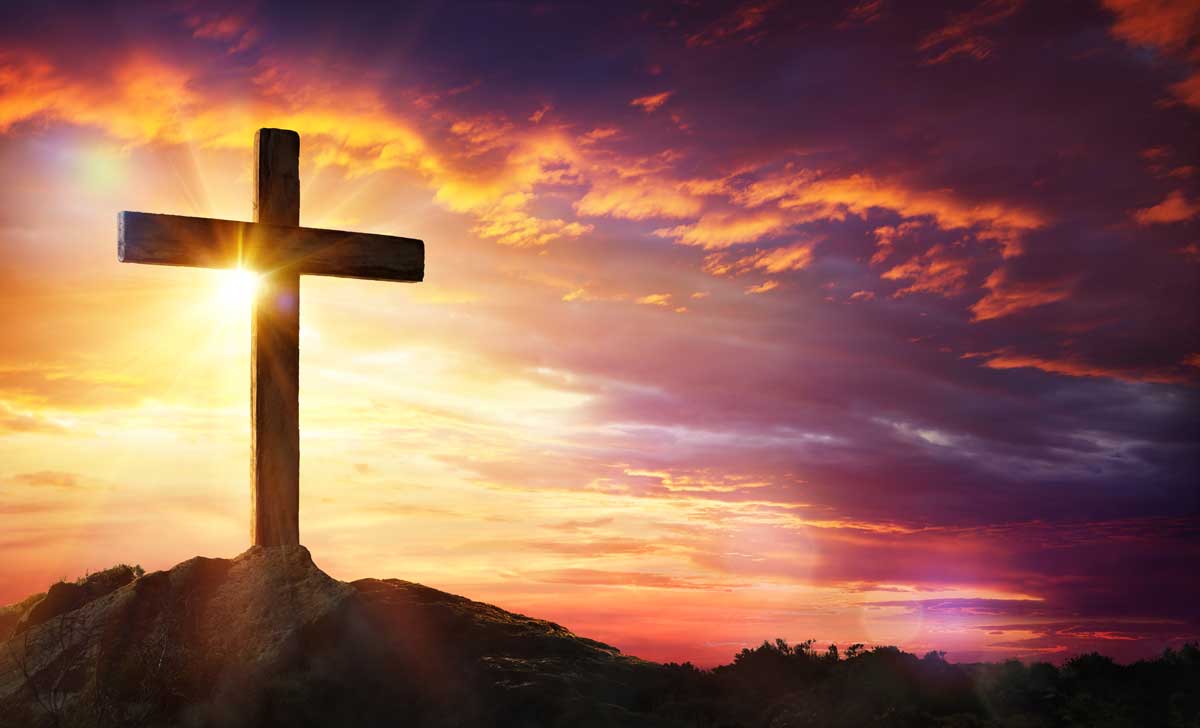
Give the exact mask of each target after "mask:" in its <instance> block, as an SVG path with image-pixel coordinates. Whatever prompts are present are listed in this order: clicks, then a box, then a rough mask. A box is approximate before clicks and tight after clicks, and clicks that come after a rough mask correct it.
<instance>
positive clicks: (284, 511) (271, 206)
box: [117, 129, 425, 546]
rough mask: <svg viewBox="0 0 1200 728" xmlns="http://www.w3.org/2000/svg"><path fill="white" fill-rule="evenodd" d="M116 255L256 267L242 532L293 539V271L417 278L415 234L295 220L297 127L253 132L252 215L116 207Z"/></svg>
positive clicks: (419, 256) (267, 542)
mask: <svg viewBox="0 0 1200 728" xmlns="http://www.w3.org/2000/svg"><path fill="white" fill-rule="evenodd" d="M117 260H119V261H121V262H122V263H149V264H153V265H186V266H196V267H201V268H231V267H233V266H235V265H236V266H238V267H244V268H248V269H250V270H253V271H255V272H257V273H260V274H262V278H261V282H260V284H259V291H258V295H257V296H256V297H255V301H254V312H253V314H252V316H251V324H250V326H251V333H250V433H251V437H250V501H251V509H250V513H251V515H250V541H251V543H253V544H254V545H256V546H294V545H297V544H299V543H300V517H299V511H300V417H299V409H300V408H299V403H300V401H299V400H300V397H299V393H300V276H301V275H302V274H303V275H318V276H341V277H344V278H362V279H366V280H376V281H410V282H416V281H421V280H423V279H424V278H425V243H423V242H421V241H420V240H414V239H412V238H401V237H397V236H394V235H377V234H374V233H356V232H347V231H345V230H320V229H315V228H302V227H300V135H298V134H297V133H296V132H294V131H287V130H285V129H260V130H259V131H258V133H257V134H256V135H255V137H254V222H239V221H236V220H218V219H214V218H208V217H186V216H183V215H157V214H153V213H148V212H129V211H126V212H122V213H120V215H118V216H117Z"/></svg>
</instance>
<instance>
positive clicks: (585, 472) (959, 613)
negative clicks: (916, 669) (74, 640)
mask: <svg viewBox="0 0 1200 728" xmlns="http://www.w3.org/2000/svg"><path fill="white" fill-rule="evenodd" d="M807 5H819V6H826V7H820V8H817V7H804V6H807ZM391 6H395V7H391ZM401 7H402V8H404V9H396V8H401ZM1198 33H1200V9H1198V6H1197V5H1196V3H1195V2H1193V1H1192V0H1104V2H1103V3H1102V4H1101V3H1092V2H1056V3H1033V2H1025V3H1022V2H1021V1H1020V0H983V1H982V2H979V0H971V1H970V2H965V3H946V4H944V5H942V6H938V5H937V4H935V3H912V4H901V3H899V2H889V1H888V0H868V1H866V2H861V3H854V2H851V3H849V4H847V5H844V6H838V7H835V6H834V4H825V3H812V4H810V3H794V4H789V3H783V2H775V3H773V2H770V1H767V2H758V3H751V4H744V5H727V6H718V5H713V4H708V3H703V2H701V3H688V4H673V3H651V4H646V5H638V6H629V7H618V6H617V5H616V4H614V3H579V4H572V5H567V6H555V5H552V4H545V5H528V6H524V5H520V4H510V3H481V4H477V5H469V4H462V3H445V4H442V3H428V4H421V3H414V4H407V3H405V4H394V3H384V4H381V5H380V6H379V7H378V8H371V7H368V6H366V5H362V6H358V5H356V6H355V8H354V9H353V10H351V9H348V8H329V9H325V10H321V9H316V8H311V9H309V8H305V7H304V6H302V5H300V4H298V3H294V2H289V3H286V4H282V5H281V6H279V7H273V6H271V5H268V4H265V3H262V4H256V3H249V4H247V3H243V2H238V3H229V4H228V5H227V6H226V7H222V6H221V5H220V4H219V3H191V2H186V1H180V2H176V3H153V4H149V3H148V4H146V6H145V7H139V6H136V5H133V4H127V5H124V6H122V7H120V8H108V9H105V8H101V7H100V6H99V4H97V3H94V2H86V3H78V5H77V7H74V8H72V7H71V4H70V3H57V4H46V3H32V2H31V3H24V2H17V3H5V4H4V5H3V9H0V172H2V179H3V181H2V182H0V334H2V335H0V602H9V601H13V600H15V599H17V598H20V597H23V596H25V595H26V594H28V593H31V592H33V591H38V590H41V589H44V588H45V586H46V584H47V583H48V582H49V581H50V580H52V579H55V578H58V577H74V576H77V575H79V574H81V573H82V572H83V571H85V570H87V569H97V568H102V567H104V566H108V565H110V564H112V563H114V562H117V561H127V562H138V563H141V564H142V565H143V566H145V567H147V568H165V567H169V566H171V565H173V564H174V563H176V562H178V561H180V560H182V559H185V558H188V557H190V556H193V555H196V554H204V555H211V556H232V555H234V554H236V553H238V552H240V551H241V550H242V549H243V548H244V547H245V546H246V545H247V538H248V537H247V531H248V516H247V509H248V448H249V445H248V428H249V424H248V410H249V404H248V387H249V372H248V352H249V318H248V307H247V305H246V302H245V300H244V299H242V298H239V296H238V295H237V285H236V282H235V283H233V284H231V283H230V281H229V278H228V275H227V274H223V273H220V272H216V271H207V270H199V269H183V268H181V269H172V268H161V267H150V266H136V265H121V264H118V263H117V260H116V213H117V211H119V210H143V211H153V212H169V213H177V214H190V215H205V216H213V217H222V218H235V219H249V217H250V174H251V166H250V146H251V144H252V141H253V133H254V130H255V129H257V128H258V127H265V126H276V127H284V128H290V129H295V130H297V131H299V132H300V134H301V139H302V151H301V184H302V211H301V222H302V224H305V225H308V226H314V227H333V228H340V229H356V230H363V231H367V232H379V233H387V234H393V235H404V236H410V237H419V238H423V239H424V240H425V241H426V246H427V273H426V282H425V283H422V284H419V285H408V284H396V283H377V282H363V281H346V280H334V279H318V278H306V279H304V281H303V293H302V306H301V321H302V326H303V331H302V351H301V402H300V409H301V412H300V415H301V443H302V444H301V447H302V464H301V540H302V541H303V542H304V543H305V544H306V545H307V546H309V547H310V548H311V549H312V551H313V553H314V556H315V558H316V561H317V563H318V564H319V565H321V566H322V567H323V568H325V569H326V570H327V571H328V572H330V573H331V574H333V575H334V576H337V577H339V578H343V579H352V578H359V577H364V576H374V577H391V576H394V577H399V578H404V579H409V580H413V581H419V582H422V583H425V584H428V585H431V586H434V587H438V588H442V589H446V590H449V591H453V592H456V593H461V594H464V595H467V596H470V597H472V598H476V599H481V600H485V601H489V602H492V603H495V604H498V605H500V606H503V607H505V608H508V609H513V610H517V611H522V612H526V613H529V614H532V615H535V616H538V617H543V618H548V619H553V620H555V621H558V622H561V623H563V624H565V625H566V626H568V627H569V628H571V629H573V630H575V631H577V632H579V633H582V634H586V635H588V636H591V637H594V638H597V639H601V640H604V641H607V642H611V643H613V644H615V645H617V646H619V647H621V648H622V649H624V650H626V651H628V652H632V653H634V654H637V655H640V656H643V657H647V658H652V659H674V660H684V659H690V660H693V661H697V662H699V663H701V664H713V663H715V662H718V661H723V660H727V659H728V658H729V657H730V656H731V655H732V654H733V653H734V652H735V651H736V650H738V649H740V648H741V647H743V646H746V645H748V644H753V643H757V642H759V641H761V640H762V639H764V638H774V637H785V638H788V639H792V640H800V639H806V638H809V637H812V638H815V639H817V640H818V641H819V642H820V643H822V644H824V643H826V642H830V641H835V642H837V643H839V644H841V645H843V646H845V645H847V644H849V643H852V642H864V643H867V644H868V645H870V644H889V643H890V644H898V645H900V646H902V647H904V648H905V649H909V650H913V651H923V650H927V649H935V648H936V649H943V650H947V651H948V652H949V656H950V658H952V659H958V660H973V659H997V658H1002V657H1007V656H1018V657H1023V658H1033V657H1040V658H1046V659H1061V658H1062V657H1064V656H1066V655H1069V654H1072V653H1075V652H1078V651H1081V650H1091V649H1098V650H1101V651H1103V652H1106V653H1108V654H1112V655H1115V656H1117V657H1120V658H1122V659H1130V658H1134V657H1138V656H1142V655H1148V654H1153V653H1155V652H1157V651H1158V650H1160V649H1162V648H1163V647H1164V646H1166V645H1177V644H1179V643H1180V642H1182V641H1184V640H1187V639H1196V638H1197V637H1198V636H1200V613H1198V607H1197V604H1200V587H1198V586H1197V584H1198V583H1200V581H1198V580H1197V579H1196V577H1195V571H1196V564H1197V563H1198V561H1197V560H1198V559H1200V519H1198V515H1200V498H1198V488H1197V482H1200V433H1198V431H1197V427H1198V426H1197V418H1196V412H1197V405H1198V404H1200V398H1198V397H1197V389H1196V385H1197V383H1198V382H1200V305H1198V304H1197V301H1198V294H1200V291H1198V289H1200V166H1198V165H1200V135H1198V134H1197V133H1196V130H1197V128H1200V127H1198V124H1197V122H1198V117H1200V43H1198V40H1197V36H1198Z"/></svg>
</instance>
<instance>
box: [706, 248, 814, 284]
mask: <svg viewBox="0 0 1200 728" xmlns="http://www.w3.org/2000/svg"><path fill="white" fill-rule="evenodd" d="M812 261H813V245H812V243H795V244H793V245H785V246H781V247H778V248H768V249H766V250H760V251H758V252H756V253H751V254H750V255H745V256H741V257H737V258H734V259H733V260H728V259H727V258H726V256H724V255H722V254H720V253H714V254H712V255H710V256H707V257H706V258H705V259H704V270H705V272H707V273H711V274H712V275H715V276H724V275H742V274H743V273H748V272H750V271H754V270H759V271H763V272H765V273H786V272H789V271H797V270H803V269H805V268H807V267H808V266H809V265H810V264H811V263H812Z"/></svg>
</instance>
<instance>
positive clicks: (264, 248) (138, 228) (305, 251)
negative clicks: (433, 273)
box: [117, 212, 425, 282]
mask: <svg viewBox="0 0 1200 728" xmlns="http://www.w3.org/2000/svg"><path fill="white" fill-rule="evenodd" d="M117 259H118V260H120V261H121V262H122V263H150V264H155V265H183V266H191V267H196V268H236V267H238V266H239V265H240V266H242V267H244V268H247V269H249V270H256V271H264V272H265V271H274V270H283V269H290V270H292V271H294V272H296V273H297V274H299V275H319V276H338V277H341V278H365V279H370V280H381V281H409V282H416V281H420V280H422V279H423V278H424V277H425V243H423V242H422V241H420V240H414V239H412V238H401V237H396V236H393V235H373V234H371V233H353V232H346V231H343V230H323V229H320V228H305V227H293V226H286V225H270V224H266V223H257V222H241V221H238V220H217V219H213V218H207V217H187V216H184V215H159V214H154V213H148V212H122V213H120V214H119V215H118V216H117Z"/></svg>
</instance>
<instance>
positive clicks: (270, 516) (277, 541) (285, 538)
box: [250, 129, 300, 546]
mask: <svg viewBox="0 0 1200 728" xmlns="http://www.w3.org/2000/svg"><path fill="white" fill-rule="evenodd" d="M254 178H255V186H254V220H255V222H258V223H267V224H271V225H276V226H290V227H291V229H295V226H298V225H299V224H300V136H299V135H298V134H296V132H293V131H283V130H280V129H260V130H259V131H258V133H257V134H255V136H254ZM255 243H256V245H255V246H254V249H256V250H261V251H265V250H269V249H271V248H273V247H274V245H275V244H276V243H275V241H274V240H257V241H255ZM253 259H254V258H253V256H252V260H253ZM256 293H257V295H256V296H255V298H254V304H253V311H252V312H251V314H250V315H251V318H250V501H251V505H252V511H253V514H254V515H253V517H252V519H251V522H250V541H251V543H253V544H254V545H255V546H294V545H297V544H299V543H300V275H299V274H298V273H297V272H296V269H295V268H294V267H292V266H285V267H271V268H268V269H267V272H265V273H264V274H263V276H262V278H261V280H260V282H259V286H258V291H257V292H256Z"/></svg>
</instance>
